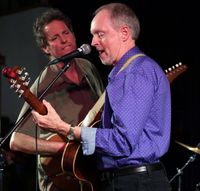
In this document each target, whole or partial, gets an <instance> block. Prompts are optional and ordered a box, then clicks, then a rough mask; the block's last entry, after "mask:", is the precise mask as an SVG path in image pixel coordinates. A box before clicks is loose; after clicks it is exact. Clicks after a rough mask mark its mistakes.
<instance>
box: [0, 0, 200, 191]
mask: <svg viewBox="0 0 200 191" xmlns="http://www.w3.org/2000/svg"><path fill="white" fill-rule="evenodd" d="M107 2H111V1H105V0H101V1H96V0H93V1H92V2H91V0H90V1H86V0H85V1H79V2H78V1H66V0H49V1H48V0H46V1H32V2H31V1H30V0H29V1H22V0H20V1H19V0H18V1H6V2H3V1H1V4H0V5H1V6H0V7H1V8H0V11H1V15H8V14H10V13H13V12H19V11H22V10H24V9H29V8H32V7H37V6H51V7H55V8H59V9H60V10H61V11H63V12H64V13H65V14H66V15H68V16H69V17H70V18H71V19H72V22H73V26H74V30H75V33H76V36H77V42H78V44H79V45H81V44H83V43H90V41H91V35H90V32H89V28H90V21H91V19H92V13H93V11H94V10H95V9H96V8H97V7H99V6H100V5H102V4H104V3H107ZM123 2H124V3H127V4H128V5H130V6H131V7H132V8H133V9H134V10H135V12H136V14H137V15H138V17H139V20H140V22H141V34H140V37H139V40H138V42H137V45H138V46H139V47H140V49H142V50H143V51H144V52H145V53H146V54H148V55H149V56H151V57H152V58H154V59H155V60H156V61H157V62H158V63H159V64H160V66H161V67H162V68H163V69H164V70H165V69H167V68H169V67H171V66H173V65H175V64H177V63H179V62H182V64H184V65H187V66H188V70H187V71H185V72H183V73H182V74H180V75H179V76H178V77H177V78H176V79H175V80H174V81H173V82H172V83H171V93H172V136H171V145H170V149H169V151H168V153H167V154H166V155H165V156H164V157H163V158H162V161H163V162H164V164H165V166H166V171H167V174H168V177H169V179H171V178H172V177H173V176H174V175H175V174H176V173H177V168H178V169H180V168H182V167H183V165H185V164H186V162H187V161H188V160H189V158H190V157H191V156H192V155H193V154H194V152H191V151H189V150H188V149H186V148H184V147H182V146H180V145H178V144H177V143H175V141H180V142H182V143H184V144H186V145H188V146H194V147H196V146H197V144H198V143H199V142H200V125H199V118H200V116H199V115H200V113H199V106H200V101H199V97H200V93H199V92H200V91H199V89H200V86H199V82H200V79H199V64H200V63H199V62H200V55H199V47H198V45H199V35H200V33H199V26H198V25H199V23H200V22H199V18H200V11H199V6H198V5H197V1H179V0H173V1H172V0H168V1H161V0H160V1H159V0H156V1H150V0H123ZM91 57H92V59H94V60H95V64H96V66H97V68H98V69H99V71H100V73H101V76H102V78H103V80H104V82H105V84H106V81H107V74H108V72H109V69H108V68H106V67H105V66H103V65H102V64H101V63H100V61H99V59H98V57H97V55H96V52H95V51H94V52H92V55H91ZM11 125H12V124H11ZM20 156H21V155H20ZM30 158H31V157H30V156H26V155H25V156H23V159H22V161H23V162H24V163H25V164H27V163H28V162H27V161H29V164H28V166H29V167H28V169H29V171H31V174H30V173H29V174H28V175H29V176H30V177H32V178H33V180H32V181H31V182H30V184H31V183H32V184H33V186H32V187H31V188H32V189H33V190H35V185H34V182H35V180H34V179H35V172H34V170H35V169H34V162H32V161H34V159H33V160H32V158H31V159H30ZM33 158H34V157H33ZM30 164H32V165H30ZM24 166H25V167H24ZM24 166H23V167H24V168H27V165H24ZM25 171H26V170H25ZM23 172H24V171H23ZM199 172H200V157H199V154H197V156H196V158H195V160H194V161H193V162H192V163H190V164H188V166H187V167H186V168H185V169H184V170H183V173H182V175H181V176H179V177H181V190H182V191H195V189H196V184H197V183H199V182H200V173H199ZM24 174H26V173H24ZM24 174H21V177H22V179H23V178H24ZM26 175H27V174H26ZM26 175H25V176H26ZM11 179H12V178H11ZM178 180H180V179H178V177H176V178H175V179H174V180H173V181H172V183H171V185H172V187H173V190H178ZM22 182H23V181H22ZM10 184H12V182H10ZM13 184H14V183H13ZM18 184H20V182H18ZM21 184H23V183H21ZM18 186H19V185H18ZM14 190H15V189H14ZM20 190H23V189H22V187H21V189H20ZM25 190H26V189H25ZM27 190H28V189H27ZM29 190H31V189H29Z"/></svg>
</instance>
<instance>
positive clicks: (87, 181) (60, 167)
mask: <svg viewBox="0 0 200 191" xmlns="http://www.w3.org/2000/svg"><path fill="white" fill-rule="evenodd" d="M48 140H49V141H62V142H63V141H66V140H64V138H62V137H60V136H59V135H57V134H53V135H52V136H51V137H49V138H48ZM40 162H41V165H42V167H43V169H44V171H45V173H46V174H47V176H48V177H49V178H50V179H51V180H52V182H53V183H54V185H55V186H56V187H58V188H59V189H61V190H63V191H64V190H71V191H98V182H97V181H98V170H97V165H96V158H95V155H89V156H85V155H83V154H82V150H81V145H80V143H78V142H75V141H68V142H67V143H66V145H65V148H64V149H63V151H61V152H60V154H56V155H53V156H40Z"/></svg>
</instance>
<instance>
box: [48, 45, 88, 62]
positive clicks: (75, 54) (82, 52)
mask: <svg viewBox="0 0 200 191" xmlns="http://www.w3.org/2000/svg"><path fill="white" fill-rule="evenodd" d="M90 52H91V47H90V45H89V44H83V45H82V46H81V47H80V48H78V49H77V50H75V51H73V52H71V53H69V54H66V55H64V56H61V57H59V58H56V59H54V60H52V61H50V62H49V63H48V65H53V64H57V63H58V62H67V61H69V60H71V59H73V58H75V57H79V56H83V55H86V54H89V53H90Z"/></svg>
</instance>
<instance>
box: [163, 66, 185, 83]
mask: <svg viewBox="0 0 200 191" xmlns="http://www.w3.org/2000/svg"><path fill="white" fill-rule="evenodd" d="M187 69H188V67H187V65H185V64H182V63H181V62H179V63H178V64H175V65H174V66H172V67H170V68H168V69H166V70H165V74H166V76H167V78H168V80H169V82H170V83H172V82H173V81H174V79H175V78H176V77H178V76H179V75H180V74H182V73H183V72H185V71H186V70H187Z"/></svg>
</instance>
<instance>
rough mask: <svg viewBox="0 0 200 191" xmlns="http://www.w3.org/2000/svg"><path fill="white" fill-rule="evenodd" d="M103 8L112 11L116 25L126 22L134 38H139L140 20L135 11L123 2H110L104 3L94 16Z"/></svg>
mask: <svg viewBox="0 0 200 191" xmlns="http://www.w3.org/2000/svg"><path fill="white" fill-rule="evenodd" d="M101 10H107V11H109V13H110V18H111V20H112V21H113V24H114V26H115V27H119V26H121V25H123V24H126V25H128V26H129V27H130V29H131V31H132V38H133V39H134V40H136V39H138V37H139V34H140V22H139V19H138V17H137V16H136V14H135V12H134V11H133V10H132V9H131V8H130V7H129V6H127V5H125V4H123V3H109V4H105V5H102V6H101V7H99V8H98V9H97V10H96V11H95V12H94V16H95V15H96V14H97V13H99V12H100V11H101Z"/></svg>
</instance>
